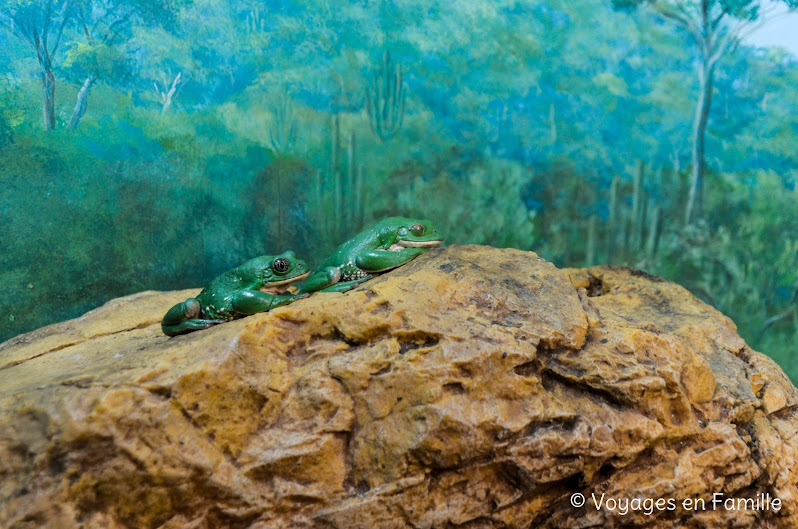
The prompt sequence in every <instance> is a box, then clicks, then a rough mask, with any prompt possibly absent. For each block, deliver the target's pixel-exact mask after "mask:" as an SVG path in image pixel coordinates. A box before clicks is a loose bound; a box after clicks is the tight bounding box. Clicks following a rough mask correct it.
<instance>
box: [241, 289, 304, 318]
mask: <svg viewBox="0 0 798 529" xmlns="http://www.w3.org/2000/svg"><path fill="white" fill-rule="evenodd" d="M306 297H307V295H305V294H299V295H297V296H291V295H282V294H266V293H265V292H261V291H259V290H242V291H241V292H238V293H236V294H235V295H234V296H233V299H232V304H233V310H234V311H236V312H237V313H239V314H246V315H249V314H256V313H258V312H266V311H267V310H271V309H273V308H276V307H280V306H282V305H287V304H289V303H291V302H292V301H296V300H298V299H302V298H306Z"/></svg>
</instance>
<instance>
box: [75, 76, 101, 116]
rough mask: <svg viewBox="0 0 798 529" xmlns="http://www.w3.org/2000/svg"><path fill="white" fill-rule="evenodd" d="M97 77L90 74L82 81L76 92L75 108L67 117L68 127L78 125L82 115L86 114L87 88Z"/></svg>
mask: <svg viewBox="0 0 798 529" xmlns="http://www.w3.org/2000/svg"><path fill="white" fill-rule="evenodd" d="M96 80H97V78H96V77H95V76H93V75H90V76H89V77H87V78H86V80H85V81H83V86H81V87H80V91H79V92H78V100H77V102H76V103H75V110H73V111H72V117H71V118H69V128H70V129H76V128H78V126H79V125H80V120H82V119H83V116H84V115H86V109H87V108H88V105H89V90H91V87H92V86H93V85H94V81H96Z"/></svg>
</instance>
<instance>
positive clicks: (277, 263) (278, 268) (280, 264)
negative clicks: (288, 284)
mask: <svg viewBox="0 0 798 529" xmlns="http://www.w3.org/2000/svg"><path fill="white" fill-rule="evenodd" d="M288 268H289V263H288V259H286V258H285V257H278V258H277V259H275V260H274V261H273V262H272V270H274V271H275V272H277V273H278V274H282V273H284V272H288Z"/></svg>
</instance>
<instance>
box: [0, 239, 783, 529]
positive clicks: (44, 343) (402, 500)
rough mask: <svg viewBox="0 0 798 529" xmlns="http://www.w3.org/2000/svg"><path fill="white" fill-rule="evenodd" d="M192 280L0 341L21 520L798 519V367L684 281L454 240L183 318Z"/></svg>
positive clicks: (255, 525) (6, 452)
mask: <svg viewBox="0 0 798 529" xmlns="http://www.w3.org/2000/svg"><path fill="white" fill-rule="evenodd" d="M195 293H196V291H195V290H190V291H182V292H168V293H159V292H143V293H140V294H136V295H133V296H128V297H126V298H120V299H117V300H114V301H111V302H109V303H108V304H106V305H104V306H103V307H100V308H98V309H96V310H94V311H91V312H89V313H87V314H86V315H84V316H82V317H81V318H78V319H76V320H71V321H68V322H64V323H60V324H56V325H52V326H49V327H45V328H42V329H39V330H37V331H34V332H32V333H29V334H27V335H23V336H20V337H17V338H15V339H13V340H11V341H9V342H6V343H4V344H2V345H0V461H2V462H3V463H2V466H1V467H0V527H7V528H9V529H23V528H33V527H58V528H62V529H73V528H75V529H77V528H82V529H94V528H97V529H99V528H136V529H140V528H162V529H173V528H174V529H176V528H242V529H243V528H251V529H266V528H342V529H356V528H375V527H384V528H411V527H412V528H432V527H436V528H438V527H439V528H450V527H463V528H510V527H512V528H515V527H518V528H528V527H542V528H554V527H556V528H571V527H572V528H576V527H579V528H587V527H615V526H623V527H640V528H643V527H645V528H659V527H662V528H665V527H668V528H671V527H673V528H676V527H695V528H712V527H735V528H749V527H750V528H760V527H774V528H794V527H798V487H797V486H796V483H798V459H797V457H798V435H797V434H798V390H796V388H795V387H793V386H792V384H791V383H790V382H789V381H788V380H787V378H786V377H785V375H784V373H783V372H782V371H781V369H780V368H779V367H778V366H776V364H775V363H774V362H773V361H771V360H770V359H769V358H767V357H766V356H764V355H762V354H759V353H757V352H755V351H752V350H751V349H749V348H748V347H747V346H746V344H745V343H744V341H743V340H742V339H741V338H740V337H739V336H738V335H737V333H736V329H735V326H734V324H733V323H732V322H731V320H729V319H728V318H726V317H725V316H723V315H722V314H720V313H719V312H717V311H716V310H714V309H713V308H711V307H709V306H707V305H706V304H704V303H702V302H701V301H699V300H698V299H696V298H695V297H693V296H692V295H691V294H690V293H689V292H687V291H686V290H685V289H683V288H681V287H679V286H677V285H675V284H673V283H668V282H665V281H663V280H661V279H659V278H655V277H652V276H648V275H647V274H643V273H641V272H637V271H633V270H628V269H619V268H608V267H596V268H591V269H588V270H558V269H557V268H555V267H554V266H553V265H551V264H549V263H547V262H545V261H543V260H542V259H540V258H539V257H538V256H537V255H535V254H534V253H530V252H522V251H518V250H509V249H505V250H499V249H495V248H489V247H479V246H453V247H449V248H443V249H436V250H432V251H430V252H428V253H427V254H425V255H423V256H421V257H419V258H418V259H416V260H415V261H413V262H411V263H410V264H408V265H406V266H404V267H401V268H399V269H397V270H395V271H393V272H390V273H388V274H385V275H383V276H381V277H378V278H376V279H374V280H372V281H369V282H367V283H365V284H364V285H362V286H361V287H359V288H358V289H356V290H354V291H351V292H348V293H346V294H318V295H314V296H312V297H311V298H308V299H305V300H301V301H298V302H296V303H294V304H292V305H289V306H286V307H281V308H279V309H276V310H274V311H272V312H270V313H266V314H259V315H255V316H251V317H248V318H245V319H242V320H237V321H234V322H231V323H227V324H224V325H220V326H217V327H214V328H212V329H209V330H207V331H201V332H197V333H193V334H190V335H186V336H180V337H177V338H171V339H170V338H167V337H166V336H164V335H163V334H161V331H160V326H159V322H160V318H161V316H162V315H163V313H164V312H165V311H166V309H168V308H169V307H170V306H172V305H173V304H174V303H176V302H178V301H182V300H183V299H185V298H186V297H188V296H189V295H193V294H195ZM574 492H580V493H582V494H583V495H584V496H585V497H586V498H587V503H586V504H585V505H584V506H582V507H579V508H575V507H574V506H572V504H571V494H572V493H574ZM713 493H722V494H723V495H724V498H743V499H744V498H751V499H753V498H761V497H764V495H769V497H770V498H778V499H779V500H780V501H781V509H780V510H778V511H776V510H774V509H760V510H758V511H753V510H732V509H726V508H722V507H719V508H715V509H713V508H712V506H711V504H710V503H709V502H710V501H711V499H712V494H713ZM602 494H603V495H604V497H605V498H620V499H623V498H627V499H633V498H637V499H638V501H642V500H644V499H646V498H652V499H657V498H665V499H669V498H670V499H673V500H674V502H675V504H676V507H675V508H674V509H665V510H654V512H653V513H651V514H650V515H648V514H646V512H644V511H629V512H627V513H626V514H623V513H622V512H620V510H619V509H615V510H613V509H608V508H607V505H606V504H605V505H604V506H603V507H602V508H601V509H596V508H595V506H594V505H593V503H592V500H591V497H592V495H595V496H596V497H601V495H602ZM687 498H703V499H704V500H705V501H706V502H707V509H706V510H700V509H699V510H695V509H688V508H685V507H684V505H683V503H682V502H683V500H685V499H687Z"/></svg>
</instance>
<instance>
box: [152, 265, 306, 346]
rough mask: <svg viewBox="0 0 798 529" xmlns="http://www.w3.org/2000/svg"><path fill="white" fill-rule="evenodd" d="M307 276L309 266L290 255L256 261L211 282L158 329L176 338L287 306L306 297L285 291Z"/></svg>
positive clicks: (178, 308) (167, 317) (177, 306)
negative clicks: (179, 335)
mask: <svg viewBox="0 0 798 529" xmlns="http://www.w3.org/2000/svg"><path fill="white" fill-rule="evenodd" d="M309 273H310V270H309V269H308V265H307V264H306V263H305V262H304V261H302V260H301V259H297V257H296V255H294V252H291V251H287V252H285V253H283V254H281V255H277V256H270V255H263V256H261V257H255V258H254V259H250V260H249V261H247V262H246V263H244V264H242V265H241V266H239V267H238V268H233V269H232V270H229V271H227V272H225V273H224V274H222V275H220V276H219V277H217V278H216V279H214V280H213V281H211V282H210V283H209V284H208V286H206V287H205V288H203V289H202V292H200V293H199V295H198V296H197V297H196V298H188V299H187V300H186V301H184V302H182V303H178V304H177V305H175V306H174V307H172V308H171V309H169V311H168V312H167V313H166V316H164V318H163V321H162V322H161V329H163V332H164V334H166V335H168V336H177V335H178V334H186V333H189V332H193V331H199V330H201V329H207V328H208V327H211V326H213V325H218V324H219V323H224V322H226V321H230V320H234V319H236V318H243V317H244V316H248V315H250V314H255V313H256V312H265V311H267V310H271V309H273V308H275V307H279V306H281V305H286V304H288V303H291V302H292V301H295V300H297V299H300V298H304V297H307V296H308V295H307V294H304V293H301V294H299V295H292V294H287V293H286V292H285V289H286V288H287V286H288V285H290V284H291V283H293V282H295V281H300V280H302V279H304V278H306V277H308V274H309ZM281 287H282V288H281Z"/></svg>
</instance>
